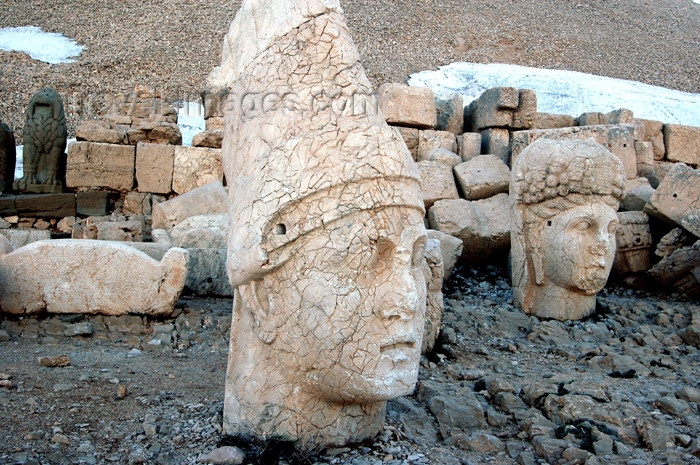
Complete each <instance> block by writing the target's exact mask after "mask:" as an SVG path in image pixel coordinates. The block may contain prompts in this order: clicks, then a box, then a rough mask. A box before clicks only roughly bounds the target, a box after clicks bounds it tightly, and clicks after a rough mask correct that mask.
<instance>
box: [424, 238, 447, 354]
mask: <svg viewBox="0 0 700 465" xmlns="http://www.w3.org/2000/svg"><path fill="white" fill-rule="evenodd" d="M423 274H424V275H425V282H426V284H427V292H428V293H427V301H426V306H425V326H424V327H423V347H422V348H421V353H423V354H424V353H427V352H430V351H431V350H433V347H434V346H435V341H437V338H438V336H439V335H440V322H441V321H442V312H443V310H444V309H445V303H444V301H443V298H442V282H443V279H444V277H445V270H444V265H443V261H442V252H441V250H440V241H438V240H437V239H428V243H427V246H426V248H425V260H423Z"/></svg>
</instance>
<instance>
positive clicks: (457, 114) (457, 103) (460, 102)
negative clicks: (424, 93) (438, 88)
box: [435, 94, 464, 135]
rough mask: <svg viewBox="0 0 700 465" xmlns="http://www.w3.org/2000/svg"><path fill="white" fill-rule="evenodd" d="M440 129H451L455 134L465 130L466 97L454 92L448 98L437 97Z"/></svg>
mask: <svg viewBox="0 0 700 465" xmlns="http://www.w3.org/2000/svg"><path fill="white" fill-rule="evenodd" d="M435 107H436V109H437V125H436V127H435V129H437V130H438V131H449V132H451V133H453V134H455V135H459V134H462V133H463V132H464V99H463V98H462V96H461V95H459V94H454V95H452V97H450V98H448V99H441V98H439V97H435Z"/></svg>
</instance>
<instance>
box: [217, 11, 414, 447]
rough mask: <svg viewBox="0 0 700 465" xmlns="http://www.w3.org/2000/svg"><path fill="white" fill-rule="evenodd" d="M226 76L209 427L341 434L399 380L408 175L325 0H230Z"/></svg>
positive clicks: (410, 284) (343, 438)
mask: <svg viewBox="0 0 700 465" xmlns="http://www.w3.org/2000/svg"><path fill="white" fill-rule="evenodd" d="M209 83H210V84H212V85H217V84H218V85H219V86H226V87H227V88H228V89H229V99H228V101H227V103H226V107H227V108H226V112H225V129H224V133H225V136H224V145H223V147H222V150H223V154H222V158H223V165H224V171H225V174H226V179H227V181H228V182H229V184H230V186H231V187H230V192H231V195H230V196H229V218H230V224H229V242H228V272H229V277H230V280H231V285H232V286H233V287H234V289H236V291H235V297H234V315H233V323H232V328H233V330H232V333H231V351H230V355H229V364H228V370H227V377H226V378H227V379H226V394H225V402H224V418H223V420H224V431H225V432H226V433H228V434H232V435H236V434H238V435H244V436H256V437H260V438H271V437H280V438H286V439H293V440H298V441H299V442H300V443H302V444H314V445H342V444H346V443H348V442H356V441H360V440H363V439H366V438H369V437H372V436H375V435H376V434H378V433H379V432H381V430H382V426H383V422H384V414H385V407H386V401H387V400H389V399H392V398H395V397H398V396H401V395H405V394H408V393H410V392H412V390H413V388H414V385H415V383H416V380H417V374H418V361H419V357H420V349H421V344H422V340H421V339H422V330H423V325H424V318H425V305H426V304H425V302H426V282H425V276H424V274H423V269H422V267H423V261H424V258H423V252H424V249H425V247H426V243H427V237H426V232H425V227H424V225H423V216H424V213H425V212H424V207H423V199H422V197H421V193H420V178H419V175H418V171H417V168H416V167H415V165H414V163H413V160H412V157H411V154H410V152H409V151H408V150H407V148H406V145H405V144H404V142H403V140H402V138H401V135H400V133H399V131H398V130H397V129H392V128H390V127H389V126H388V125H387V124H386V122H385V121H384V118H383V116H382V115H381V113H380V112H379V111H377V103H376V100H375V98H374V96H373V92H372V88H371V85H370V83H369V81H368V79H367V77H366V75H365V71H364V69H363V67H362V65H361V64H360V62H359V53H358V51H357V49H356V48H355V46H354V44H353V42H352V39H351V37H350V33H349V31H348V28H347V26H346V23H345V19H344V17H343V13H342V10H341V9H340V6H339V4H338V2H337V1H332V0H315V1H297V0H285V1H281V2H280V1H275V2H272V1H271V0H246V1H244V2H243V4H242V6H241V9H240V10H239V12H238V14H237V16H236V19H235V20H234V21H233V24H232V26H231V29H230V31H229V33H228V35H227V36H226V38H225V39H224V50H223V58H222V65H221V67H219V68H218V69H216V70H215V71H214V72H213V73H212V75H211V76H210V79H209Z"/></svg>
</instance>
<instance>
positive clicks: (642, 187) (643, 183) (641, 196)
mask: <svg viewBox="0 0 700 465" xmlns="http://www.w3.org/2000/svg"><path fill="white" fill-rule="evenodd" d="M626 189H627V192H626V194H625V197H624V198H623V199H622V202H620V210H622V211H642V210H644V206H645V205H646V204H647V202H648V201H649V199H651V196H652V195H654V188H653V187H651V184H649V180H648V179H647V178H634V179H630V180H628V181H627V187H626Z"/></svg>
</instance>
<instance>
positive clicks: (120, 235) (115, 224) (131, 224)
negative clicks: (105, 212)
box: [95, 220, 144, 242]
mask: <svg viewBox="0 0 700 465" xmlns="http://www.w3.org/2000/svg"><path fill="white" fill-rule="evenodd" d="M95 227H96V228H97V240H100V241H117V242H143V230H144V224H143V221H138V220H126V221H109V222H103V223H97V224H96V225H95Z"/></svg>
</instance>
